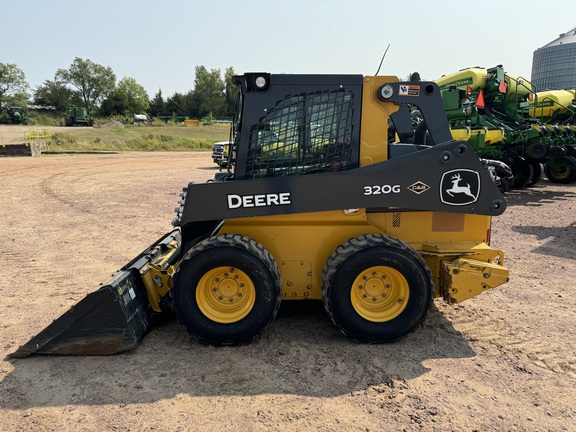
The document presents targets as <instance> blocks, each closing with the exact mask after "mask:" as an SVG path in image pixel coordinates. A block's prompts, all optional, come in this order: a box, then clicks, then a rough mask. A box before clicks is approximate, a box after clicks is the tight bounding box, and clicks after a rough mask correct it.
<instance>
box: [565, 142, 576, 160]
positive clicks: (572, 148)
mask: <svg viewBox="0 0 576 432" xmlns="http://www.w3.org/2000/svg"><path fill="white" fill-rule="evenodd" d="M566 155H567V156H572V157H576V145H573V144H570V145H567V146H566Z"/></svg>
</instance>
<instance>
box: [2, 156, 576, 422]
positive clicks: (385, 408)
mask: <svg viewBox="0 0 576 432" xmlns="http://www.w3.org/2000/svg"><path fill="white" fill-rule="evenodd" d="M215 171H216V168H215V166H214V165H213V164H212V161H211V160H210V157H209V155H208V154H206V153H184V154H182V153H178V154H168V153H153V154H146V153H139V154H135V153H124V154H83V155H41V156H38V157H34V158H31V157H28V158H25V157H20V158H0V249H1V252H0V266H1V267H2V277H1V278H0V295H1V296H2V298H3V301H2V303H3V304H2V312H1V313H0V317H1V319H0V359H2V360H0V425H1V426H0V429H1V430H5V431H30V430H34V431H62V430H66V431H93V430H98V431H101V430H106V431H108V430H110V431H165V430H166V431H276V430H278V431H311V430H315V431H402V430H406V431H417V430H425V431H474V430H478V431H561V430H566V431H574V430H576V331H575V327H576V283H575V282H576V258H575V257H576V254H575V249H576V247H575V244H576V184H571V185H565V186H564V185H556V184H551V183H549V182H548V181H546V180H544V181H542V182H541V183H539V184H538V185H536V186H535V187H533V188H531V189H528V190H521V191H514V192H512V193H509V194H507V200H508V206H509V207H508V210H507V211H506V213H505V214H504V215H503V216H501V217H498V218H495V219H494V221H493V241H492V244H493V246H494V247H496V248H499V249H502V250H504V251H505V253H506V258H507V261H506V265H507V266H508V267H509V268H510V272H511V280H510V282H509V283H508V284H506V285H504V286H503V287H500V288H496V289H493V290H490V291H488V292H487V293H484V294H482V295H480V296H478V297H476V298H474V299H471V300H469V301H467V302H465V303H463V304H461V305H457V306H455V307H452V306H447V305H445V304H443V303H442V302H441V301H440V300H436V302H435V307H434V308H433V310H431V312H430V314H429V316H428V318H427V320H426V321H425V323H424V325H423V326H422V328H420V329H418V330H417V331H416V332H415V333H413V334H412V335H410V336H409V337H408V338H406V339H405V340H403V341H401V342H399V343H395V344H391V345H378V346H375V345H362V344H357V343H354V342H352V341H350V340H348V339H347V338H345V337H344V336H342V335H341V334H340V333H339V331H338V330H337V329H336V328H334V327H333V326H332V324H331V322H330V321H329V319H328V317H327V316H326V314H325V312H324V310H323V308H322V305H321V304H319V303H316V302H310V303H309V304H307V305H306V307H302V305H301V302H299V303H300V304H299V307H297V308H296V307H288V306H284V305H283V306H282V308H281V310H280V313H279V316H278V318H277V320H276V321H275V322H274V323H273V324H272V325H271V326H270V327H269V329H268V330H267V331H266V332H265V333H264V335H263V336H262V337H261V338H259V339H258V340H257V341H255V342H254V343H252V344H251V345H248V346H241V347H227V348H214V347H211V346H204V345H201V344H200V343H198V342H197V341H196V340H193V339H191V338H190V337H189V335H188V334H187V333H186V331H185V330H184V329H183V328H182V327H181V326H180V325H178V324H177V323H176V322H169V323H167V324H165V325H163V326H161V327H157V328H155V329H153V330H152V331H151V332H150V333H149V334H148V335H147V336H146V337H145V338H144V340H143V342H142V343H141V344H140V345H139V347H138V348H137V349H136V350H134V351H131V352H129V353H125V354H119V355H115V356H110V357H58V356H56V357H50V356H37V357H32V358H28V359H18V360H8V359H6V358H5V356H6V355H7V354H8V353H10V352H13V351H14V350H15V349H17V348H18V346H20V345H21V344H23V343H24V342H26V341H27V340H28V339H29V338H30V337H31V336H33V335H35V334H36V333H38V332H39V331H40V330H42V329H43V328H44V327H45V326H47V325H48V324H50V323H51V322H52V320H53V319H55V318H57V317H58V316H59V315H60V314H61V313H63V312H65V311H66V310H68V308H69V307H70V306H72V305H73V304H75V303H76V302H77V301H79V300H80V299H82V298H83V297H84V296H85V295H86V294H87V293H88V292H91V291H93V290H96V289H97V288H98V283H100V282H103V281H104V280H105V279H107V277H108V276H109V275H110V274H112V273H113V272H114V271H115V270H117V269H118V268H120V267H121V266H122V265H124V264H125V263H126V262H128V261H129V260H130V259H131V258H132V257H134V256H135V255H137V254H138V253H140V252H141V251H142V250H143V249H145V248H146V247H147V246H148V245H149V244H151V243H152V242H153V241H154V240H156V239H157V238H159V237H160V236H161V235H162V234H164V233H165V232H167V231H169V230H170V229H171V226H170V221H171V220H172V218H173V216H174V213H173V209H174V207H175V206H176V201H177V200H178V199H179V197H178V193H179V192H180V191H181V188H182V187H183V186H185V185H186V184H187V183H188V182H189V181H204V180H207V179H208V178H211V177H212V176H213V175H214V173H215Z"/></svg>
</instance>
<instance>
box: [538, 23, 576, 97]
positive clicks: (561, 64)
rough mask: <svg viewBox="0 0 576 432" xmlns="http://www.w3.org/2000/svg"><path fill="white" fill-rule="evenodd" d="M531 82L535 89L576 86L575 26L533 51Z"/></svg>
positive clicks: (556, 88) (570, 87)
mask: <svg viewBox="0 0 576 432" xmlns="http://www.w3.org/2000/svg"><path fill="white" fill-rule="evenodd" d="M532 84H533V85H534V86H536V89H537V90H559V89H574V88H576V28H574V29H572V30H570V31H569V32H566V33H562V34H561V35H560V36H559V37H558V39H556V40H553V41H552V42H550V43H549V44H547V45H544V46H543V47H542V48H538V49H537V50H536V51H534V55H533V57H532Z"/></svg>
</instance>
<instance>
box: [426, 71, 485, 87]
mask: <svg viewBox="0 0 576 432" xmlns="http://www.w3.org/2000/svg"><path fill="white" fill-rule="evenodd" d="M486 76H487V72H486V69H484V68H469V69H464V70H461V71H458V72H455V73H452V74H449V75H444V76H443V77H442V78H440V79H437V80H436V84H438V86H439V87H440V90H445V89H447V88H448V87H452V86H454V87H458V88H464V89H465V88H466V87H468V86H470V90H471V91H476V90H478V89H483V88H484V87H486Z"/></svg>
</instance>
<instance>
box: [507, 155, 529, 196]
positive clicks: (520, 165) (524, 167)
mask: <svg viewBox="0 0 576 432" xmlns="http://www.w3.org/2000/svg"><path fill="white" fill-rule="evenodd" d="M512 174H514V187H515V188H517V189H519V188H523V187H524V186H526V185H527V184H528V183H529V182H530V180H531V179H532V176H533V175H534V170H533V168H532V165H531V164H530V163H529V162H528V161H527V160H526V159H525V158H523V157H522V156H515V157H514V163H513V164H512Z"/></svg>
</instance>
